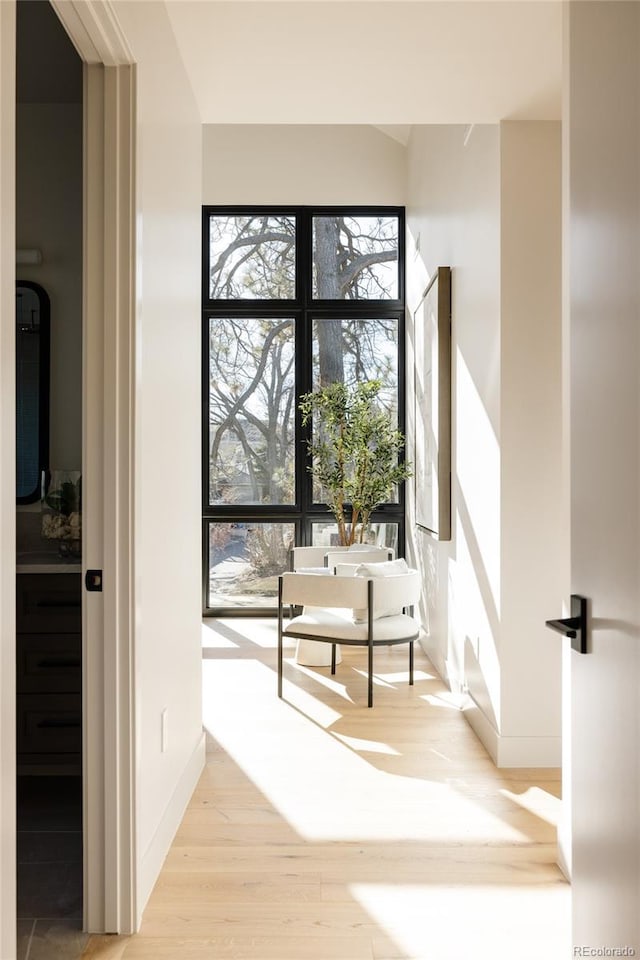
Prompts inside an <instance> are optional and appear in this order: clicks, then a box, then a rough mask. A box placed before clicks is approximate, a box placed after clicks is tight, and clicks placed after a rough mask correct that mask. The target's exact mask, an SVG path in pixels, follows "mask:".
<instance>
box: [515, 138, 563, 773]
mask: <svg viewBox="0 0 640 960" xmlns="http://www.w3.org/2000/svg"><path fill="white" fill-rule="evenodd" d="M500 147H501V153H500V169H501V207H500V218H501V272H500V277H501V351H500V352H501V376H500V382H501V418H500V420H501V473H502V477H501V487H502V516H501V528H502V531H501V551H500V552H501V593H502V604H501V615H500V620H501V650H500V662H501V667H502V671H503V672H502V696H501V723H502V743H501V755H502V761H503V763H504V764H505V765H506V766H508V765H509V756H510V752H511V747H512V746H513V748H514V749H515V750H517V751H518V754H519V756H520V758H521V760H526V757H527V752H528V750H531V753H530V754H529V765H530V766H540V765H543V763H542V761H545V760H546V761H547V762H548V761H549V760H550V759H554V760H555V763H556V764H559V762H560V757H561V745H560V738H559V733H560V729H561V714H560V710H561V658H562V641H561V638H560V637H559V636H558V634H556V633H553V632H552V631H551V630H549V629H548V628H546V627H545V626H544V622H545V620H548V619H551V618H555V617H557V616H560V615H561V610H562V603H563V601H565V600H566V599H567V595H568V589H567V588H568V543H567V542H566V539H565V537H564V528H563V501H562V440H563V437H562V415H561V409H562V365H561V361H562V322H561V308H562V298H561V279H562V277H561V274H562V270H561V268H562V260H561V247H562V243H561V241H562V231H561V211H562V201H561V183H562V178H561V172H562V171H561V162H560V147H561V136H560V125H559V124H557V123H503V124H501V127H500ZM505 738H513V741H512V743H509V742H506V741H505ZM545 740H546V743H545Z"/></svg>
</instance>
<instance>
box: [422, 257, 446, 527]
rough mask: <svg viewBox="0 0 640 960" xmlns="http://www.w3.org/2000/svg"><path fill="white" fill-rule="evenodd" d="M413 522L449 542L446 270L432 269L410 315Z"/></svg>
mask: <svg viewBox="0 0 640 960" xmlns="http://www.w3.org/2000/svg"><path fill="white" fill-rule="evenodd" d="M413 320H414V337H415V341H414V342H415V431H416V432H415V458H414V470H415V493H416V522H417V524H418V526H419V527H421V528H423V529H424V530H426V531H427V532H428V533H429V534H431V536H432V537H434V538H435V539H437V540H450V539H451V268H450V267H438V269H437V271H436V273H435V274H434V275H433V277H432V279H431V281H430V283H429V285H428V287H427V288H426V290H425V291H424V294H423V295H422V299H421V301H420V303H419V304H418V308H417V309H416V311H415V313H414V316H413Z"/></svg>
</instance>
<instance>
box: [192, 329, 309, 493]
mask: <svg viewBox="0 0 640 960" xmlns="http://www.w3.org/2000/svg"><path fill="white" fill-rule="evenodd" d="M293 327H294V321H293V320H291V319H272V318H269V319H256V318H249V317H236V318H232V317H229V318H226V319H225V318H211V319H210V321H209V504H210V505H212V506H213V505H216V504H234V503H251V504H291V503H293V502H294V500H295V480H294V477H295V394H294V330H293Z"/></svg>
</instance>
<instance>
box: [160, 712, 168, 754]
mask: <svg viewBox="0 0 640 960" xmlns="http://www.w3.org/2000/svg"><path fill="white" fill-rule="evenodd" d="M168 747H169V711H168V710H167V708H166V707H165V708H164V710H163V711H162V713H161V714H160V751H161V753H166V752H167V749H168Z"/></svg>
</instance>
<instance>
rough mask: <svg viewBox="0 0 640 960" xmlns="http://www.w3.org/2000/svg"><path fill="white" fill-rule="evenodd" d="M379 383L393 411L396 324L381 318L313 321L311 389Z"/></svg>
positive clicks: (396, 385)
mask: <svg viewBox="0 0 640 960" xmlns="http://www.w3.org/2000/svg"><path fill="white" fill-rule="evenodd" d="M363 380H382V383H383V388H382V391H381V393H380V397H381V398H382V400H383V402H384V404H385V406H387V407H388V408H389V409H391V408H394V409H395V408H396V406H397V394H398V321H397V320H394V319H391V320H380V319H371V318H368V319H362V320H361V319H355V320H342V319H339V318H336V319H333V318H331V319H326V318H321V319H319V318H316V319H315V320H314V321H313V389H314V390H317V389H318V388H319V387H325V386H328V385H329V384H331V383H347V384H349V385H351V386H355V384H356V383H362V381H363Z"/></svg>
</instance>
